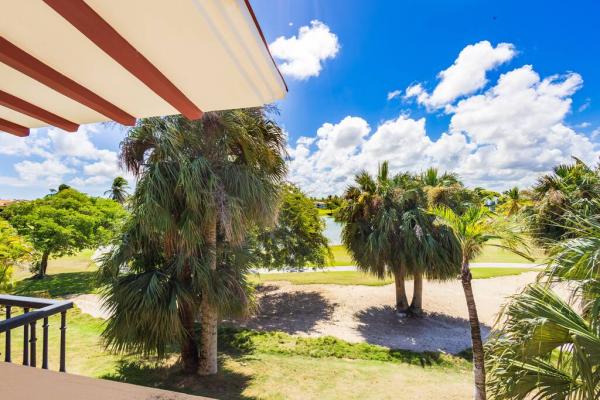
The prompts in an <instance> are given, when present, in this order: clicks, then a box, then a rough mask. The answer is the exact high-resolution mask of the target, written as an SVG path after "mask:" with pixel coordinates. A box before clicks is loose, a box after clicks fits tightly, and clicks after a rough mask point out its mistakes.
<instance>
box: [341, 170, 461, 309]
mask: <svg viewBox="0 0 600 400" xmlns="http://www.w3.org/2000/svg"><path fill="white" fill-rule="evenodd" d="M338 218H339V219H340V220H341V221H342V222H343V224H344V225H343V229H342V241H343V242H344V244H345V245H346V247H347V248H348V251H349V252H350V254H351V255H352V257H353V258H354V260H355V261H356V264H357V266H358V268H359V269H361V270H363V271H366V272H368V273H371V274H374V275H376V276H378V277H380V278H383V277H384V276H387V275H391V276H393V277H394V281H395V285H396V310H397V312H398V313H399V314H401V315H404V314H407V313H412V314H416V315H419V314H421V313H422V293H423V277H427V278H428V279H450V278H454V277H456V275H457V274H458V272H459V269H460V258H461V253H460V247H459V243H458V242H457V241H456V238H455V236H454V235H453V234H452V231H451V230H450V229H449V228H447V227H446V226H445V225H440V224H437V223H436V221H435V219H436V218H435V216H434V215H433V214H431V213H430V212H428V211H427V201H426V196H425V193H424V190H423V187H422V185H421V183H420V182H419V180H418V179H416V178H415V177H414V176H411V175H409V174H398V175H395V176H390V173H389V166H388V163H387V162H383V163H382V164H381V165H380V167H379V171H378V174H377V176H376V177H372V176H371V175H370V174H369V173H367V172H365V171H363V172H361V173H359V174H357V176H356V185H355V186H351V187H349V188H348V189H347V190H346V192H345V194H344V204H343V206H342V207H341V209H340V211H339V212H338ZM406 277H412V278H414V291H413V298H412V301H411V304H410V305H409V304H408V299H407V296H406V290H405V284H404V280H405V278H406Z"/></svg>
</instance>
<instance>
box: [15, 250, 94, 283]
mask: <svg viewBox="0 0 600 400" xmlns="http://www.w3.org/2000/svg"><path fill="white" fill-rule="evenodd" d="M93 254H94V250H83V251H82V252H79V253H77V254H75V255H72V256H66V257H59V258H50V260H48V270H47V273H48V274H49V275H53V274H58V273H63V272H86V271H95V270H96V265H95V264H94V262H93V261H92V259H91V258H92V255H93ZM31 276H32V274H31V272H30V271H29V269H27V268H18V269H15V271H14V273H13V279H14V280H15V281H20V280H21V279H25V278H29V277H31Z"/></svg>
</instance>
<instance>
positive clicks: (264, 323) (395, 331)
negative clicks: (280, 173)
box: [236, 272, 536, 353]
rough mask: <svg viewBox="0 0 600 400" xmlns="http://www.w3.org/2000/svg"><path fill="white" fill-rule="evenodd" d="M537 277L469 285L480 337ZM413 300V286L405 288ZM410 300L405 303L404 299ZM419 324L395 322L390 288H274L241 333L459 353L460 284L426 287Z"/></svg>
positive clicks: (463, 334) (464, 333)
mask: <svg viewBox="0 0 600 400" xmlns="http://www.w3.org/2000/svg"><path fill="white" fill-rule="evenodd" d="M535 277H536V273H535V272H528V273H523V274H520V275H514V276H506V277H499V278H492V279H476V280H473V290H474V292H475V299H476V301H477V308H478V313H479V318H480V321H481V324H482V333H483V334H484V336H487V335H488V334H489V332H490V328H491V326H492V325H493V324H494V322H495V319H496V316H497V314H498V312H499V310H500V308H501V306H502V305H503V304H504V303H505V301H506V298H507V297H508V296H510V295H512V294H514V293H516V292H518V291H520V290H521V289H522V288H523V287H524V286H525V285H526V284H528V283H530V282H533V281H534V280H535ZM407 289H408V291H409V296H412V282H410V281H409V282H407ZM409 298H410V297H409ZM423 299H424V305H423V307H424V310H425V315H424V316H423V317H422V318H410V317H409V318H398V317H397V316H396V314H395V312H394V308H393V305H394V304H395V292H394V285H388V286H379V287H373V286H343V285H291V284H290V283H288V282H273V283H272V284H268V285H265V286H263V287H262V288H261V289H260V291H259V304H260V310H259V312H258V314H257V315H256V316H254V317H253V318H251V319H249V320H247V321H241V322H240V321H237V322H236V324H239V325H241V326H244V327H249V328H253V329H262V330H281V331H284V332H288V333H291V334H296V335H304V336H310V337H318V336H324V335H331V336H335V337H338V338H340V339H344V340H347V341H350V342H368V343H372V344H379V345H382V346H387V347H391V348H401V349H408V350H414V351H444V352H450V353H458V352H460V351H461V350H464V349H465V348H468V347H470V339H469V338H470V334H469V326H468V321H467V307H466V303H465V299H464V294H463V290H462V286H461V284H460V281H458V280H453V281H448V282H426V283H425V286H424V294H423Z"/></svg>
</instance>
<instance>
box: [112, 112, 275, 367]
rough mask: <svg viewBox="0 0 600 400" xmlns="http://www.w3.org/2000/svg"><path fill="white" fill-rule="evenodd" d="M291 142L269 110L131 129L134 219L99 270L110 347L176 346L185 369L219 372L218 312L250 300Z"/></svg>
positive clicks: (124, 151) (127, 149)
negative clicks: (255, 238) (252, 237)
mask: <svg viewBox="0 0 600 400" xmlns="http://www.w3.org/2000/svg"><path fill="white" fill-rule="evenodd" d="M284 143H285V136H284V135H283V132H282V131H281V129H280V128H279V127H278V126H277V125H276V124H275V122H273V121H272V120H271V119H270V118H269V117H268V114H267V110H265V109H262V108H256V109H244V110H230V111H223V112H211V113H205V114H204V116H203V117H202V118H201V119H200V120H196V121H189V120H188V119H186V118H184V117H182V116H172V117H165V118H147V119H142V120H140V121H139V122H138V124H137V125H136V127H134V128H133V129H132V130H131V131H130V132H129V135H128V137H127V138H126V139H125V141H124V142H123V143H122V145H121V159H122V162H123V164H124V165H125V166H126V168H127V169H128V170H129V171H130V172H131V173H133V174H134V175H136V176H137V177H138V184H137V186H136V189H135V192H134V194H133V195H132V198H131V199H130V204H129V207H130V211H131V218H130V219H129V221H128V223H127V225H126V229H125V230H124V232H123V235H122V238H121V240H118V241H117V242H115V246H114V247H113V251H112V252H111V253H110V254H108V255H107V256H106V258H105V259H104V260H103V262H102V263H101V269H100V271H101V274H102V277H103V278H104V280H105V282H107V283H108V289H107V292H106V296H105V304H106V306H107V307H108V308H109V309H110V310H112V311H113V313H112V316H111V318H110V319H109V320H108V322H107V325H106V330H105V332H104V337H105V339H106V341H107V344H108V345H109V346H110V347H112V348H113V349H115V350H121V351H140V352H143V353H158V354H159V355H162V354H164V352H165V349H166V348H167V346H169V345H171V344H174V343H176V344H178V345H179V346H180V349H181V354H182V361H183V366H184V370H185V371H186V372H188V373H192V374H196V373H200V374H204V375H208V374H214V373H216V372H217V353H216V351H217V341H216V340H217V324H218V321H219V320H218V317H219V316H221V317H223V316H227V315H231V314H233V313H243V312H246V311H247V310H248V308H249V306H250V303H251V296H250V292H251V288H250V287H249V284H248V282H247V281H246V279H245V272H246V271H247V269H248V267H249V264H248V259H247V258H246V256H247V252H246V251H245V246H244V245H245V240H246V236H247V233H248V231H249V229H251V228H253V227H256V226H259V227H261V226H263V225H269V224H271V223H272V222H273V221H274V219H275V216H276V215H277V207H278V204H279V188H280V185H281V183H282V180H283V178H284V176H285V173H286V165H285V160H284V158H283V154H284ZM123 266H127V268H122V267H123ZM198 317H200V324H201V327H202V329H201V331H200V335H201V340H200V344H201V347H200V348H198V340H197V333H196V329H195V321H197V318H198Z"/></svg>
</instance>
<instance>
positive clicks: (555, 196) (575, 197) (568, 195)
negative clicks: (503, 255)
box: [524, 158, 600, 246]
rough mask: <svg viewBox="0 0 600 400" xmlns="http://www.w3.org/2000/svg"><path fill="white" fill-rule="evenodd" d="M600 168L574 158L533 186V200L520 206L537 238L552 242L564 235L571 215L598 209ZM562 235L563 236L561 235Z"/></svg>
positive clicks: (567, 230) (599, 205)
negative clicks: (523, 207) (529, 203)
mask: <svg viewBox="0 0 600 400" xmlns="http://www.w3.org/2000/svg"><path fill="white" fill-rule="evenodd" d="M598 199H600V172H599V170H598V168H596V169H594V168H592V167H590V166H588V165H586V164H585V163H584V162H583V161H581V160H579V159H577V158H575V161H574V162H573V163H572V164H562V165H558V166H556V167H555V168H554V171H553V173H552V174H549V175H545V176H542V177H541V178H540V179H538V182H537V184H536V185H535V186H534V188H533V200H534V201H535V203H534V204H533V205H531V206H529V207H526V208H525V209H524V213H525V214H526V215H527V216H528V223H529V228H530V230H531V233H532V235H533V236H534V238H535V239H536V240H537V242H538V243H539V244H541V245H544V246H552V244H553V242H555V241H557V240H561V239H563V238H565V237H568V235H569V233H570V232H571V231H570V227H571V225H570V222H572V221H573V219H572V218H571V216H579V217H586V216H591V215H598V214H599V213H600V202H598ZM565 235H566V236H565Z"/></svg>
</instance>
